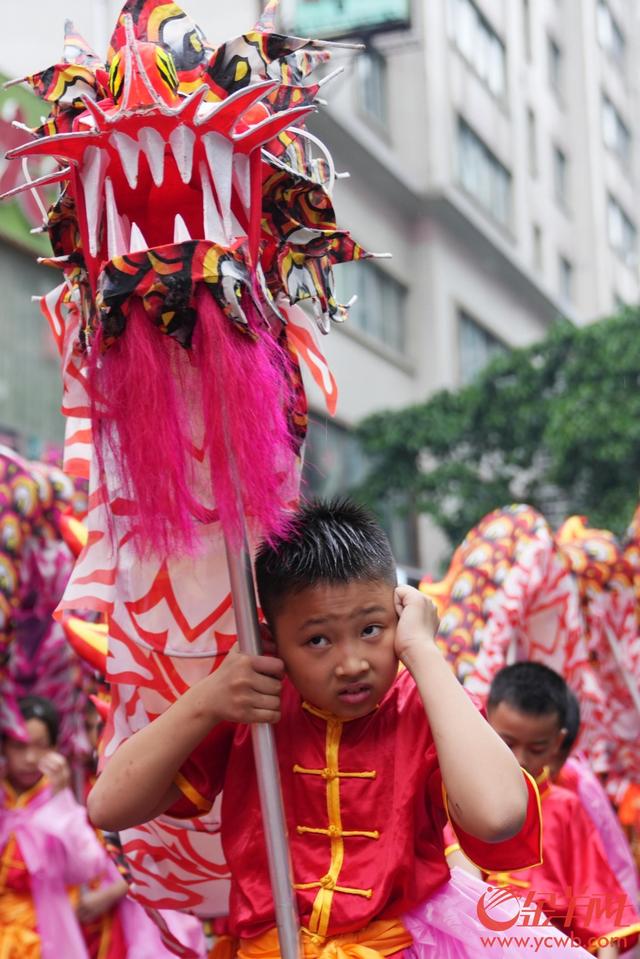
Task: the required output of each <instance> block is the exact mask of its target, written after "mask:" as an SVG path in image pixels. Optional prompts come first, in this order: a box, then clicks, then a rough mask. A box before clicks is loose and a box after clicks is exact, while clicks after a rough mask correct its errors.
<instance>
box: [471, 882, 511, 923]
mask: <svg viewBox="0 0 640 959" xmlns="http://www.w3.org/2000/svg"><path fill="white" fill-rule="evenodd" d="M476 911H477V913H478V919H479V920H480V922H481V923H482V925H483V926H485V928H486V929H492V930H493V931H494V932H504V931H505V929H511V927H512V926H515V924H516V922H517V921H518V917H519V916H520V901H519V899H518V898H517V897H516V896H514V894H513V893H512V892H509V890H508V889H493V888H492V887H491V886H490V887H489V889H487V891H486V892H485V893H483V894H482V895H481V896H480V898H479V899H478V905H477V907H476Z"/></svg>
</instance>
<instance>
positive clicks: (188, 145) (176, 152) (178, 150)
mask: <svg viewBox="0 0 640 959" xmlns="http://www.w3.org/2000/svg"><path fill="white" fill-rule="evenodd" d="M195 140H196V135H195V133H194V132H193V130H190V129H189V127H185V126H184V125H182V124H181V125H180V126H178V127H176V128H175V130H173V131H172V132H171V135H170V136H169V144H170V146H171V149H172V151H173V156H174V159H175V161H176V166H177V167H178V172H179V174H180V178H181V180H182V182H183V183H185V184H186V183H189V181H190V180H191V174H192V170H193V145H194V143H195Z"/></svg>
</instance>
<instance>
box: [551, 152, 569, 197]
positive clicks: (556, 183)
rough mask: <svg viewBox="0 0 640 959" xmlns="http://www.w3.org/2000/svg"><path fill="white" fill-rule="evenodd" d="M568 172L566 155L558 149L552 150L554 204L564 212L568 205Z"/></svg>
mask: <svg viewBox="0 0 640 959" xmlns="http://www.w3.org/2000/svg"><path fill="white" fill-rule="evenodd" d="M568 170H569V165H568V162H567V157H566V154H565V153H564V151H563V150H561V149H560V147H554V148H553V192H554V196H555V198H556V203H558V205H559V206H561V207H562V209H563V210H566V209H567V207H568V205H569V203H568V189H569V182H568Z"/></svg>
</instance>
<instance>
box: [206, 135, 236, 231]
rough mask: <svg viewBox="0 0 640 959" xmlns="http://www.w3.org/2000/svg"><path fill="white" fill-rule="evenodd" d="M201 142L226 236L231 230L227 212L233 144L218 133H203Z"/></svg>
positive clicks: (229, 199)
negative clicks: (214, 187)
mask: <svg viewBox="0 0 640 959" xmlns="http://www.w3.org/2000/svg"><path fill="white" fill-rule="evenodd" d="M202 142H203V143H204V149H205V153H206V155H207V163H208V164H209V170H210V171H211V179H212V181H213V182H214V183H215V185H216V193H217V195H218V200H219V202H220V209H221V210H222V217H223V221H222V222H223V225H224V232H225V234H226V235H227V236H228V235H229V233H230V230H231V220H230V217H229V211H230V210H231V183H232V163H233V143H231V141H230V140H227V138H226V137H223V136H222V135H221V134H220V133H214V132H213V131H210V132H209V133H205V135H204V136H203V138H202Z"/></svg>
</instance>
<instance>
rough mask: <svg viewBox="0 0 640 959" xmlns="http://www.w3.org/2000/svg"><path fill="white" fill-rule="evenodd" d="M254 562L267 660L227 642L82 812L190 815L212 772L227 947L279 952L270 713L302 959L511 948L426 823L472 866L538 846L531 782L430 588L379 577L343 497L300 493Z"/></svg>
mask: <svg viewBox="0 0 640 959" xmlns="http://www.w3.org/2000/svg"><path fill="white" fill-rule="evenodd" d="M256 577H257V583H258V591H259V595H260V601H261V605H262V609H263V612H264V614H265V617H266V619H267V622H268V624H269V628H270V630H271V633H272V635H273V639H274V641H275V644H276V649H277V657H272V656H247V655H243V654H241V653H239V652H238V651H237V650H234V651H232V652H231V653H230V654H229V655H228V656H227V658H226V659H225V661H224V663H223V664H222V665H221V666H220V668H219V669H218V670H216V671H215V672H214V673H213V674H212V675H210V676H209V677H207V678H206V679H204V680H201V681H200V682H199V683H197V684H196V685H195V686H193V687H192V688H191V689H190V690H189V691H188V692H187V693H186V694H185V695H184V696H183V697H182V698H181V699H180V700H178V702H176V703H175V704H174V705H173V706H171V707H170V708H169V709H168V710H167V712H166V713H164V714H163V715H162V716H160V717H159V718H158V719H156V720H155V721H154V722H153V723H152V724H151V725H150V726H148V727H146V728H145V729H143V730H141V731H140V732H138V733H136V734H135V735H134V736H132V737H131V738H130V739H129V740H128V741H127V742H126V743H124V744H123V745H122V746H120V748H119V750H118V751H117V752H116V754H115V755H114V756H113V757H112V759H111V760H110V762H109V763H108V764H107V767H106V769H105V771H104V773H103V774H102V776H101V778H100V779H99V780H98V783H97V784H96V786H95V788H94V790H93V792H92V794H91V796H90V799H89V808H90V813H91V816H92V818H93V819H94V821H95V822H97V823H98V824H100V825H102V826H103V827H106V828H111V829H121V828H124V827H127V826H130V825H133V824H134V823H138V822H140V821H142V820H146V819H150V818H153V817H154V816H157V815H159V814H160V813H163V812H169V813H170V814H171V815H173V816H176V815H184V816H192V815H194V814H196V812H204V811H205V810H207V809H209V808H210V806H211V803H212V802H213V800H214V798H215V796H216V795H217V794H218V793H219V792H220V791H221V790H222V789H223V805H222V832H223V847H224V851H225V855H226V858H227V862H228V864H229V867H230V869H231V873H232V889H231V901H230V926H231V931H232V932H233V934H234V935H235V936H236V937H237V938H238V939H239V941H240V942H239V956H241V957H243V959H253V957H254V956H258V955H259V956H261V957H262V959H269V957H273V959H277V957H278V955H279V951H278V941H277V936H276V933H275V928H274V927H275V916H274V908H273V899H272V895H271V891H270V888H269V881H268V870H267V858H266V847H265V841H264V836H263V832H262V830H261V829H260V828H259V826H258V824H259V823H260V821H261V813H260V806H259V801H258V792H257V785H256V779H255V772H254V764H253V757H252V747H251V736H250V729H249V726H248V724H250V723H254V722H268V723H273V724H275V736H276V744H277V751H278V759H279V766H280V776H281V780H282V789H283V796H284V807H285V816H286V821H287V826H288V833H289V840H290V846H291V856H292V861H293V872H294V878H295V888H296V891H297V904H298V910H299V914H300V919H301V923H302V927H303V946H304V951H305V955H306V956H307V957H314V956H319V955H320V953H321V952H322V951H323V950H325V949H326V948H327V947H328V946H331V947H332V948H333V946H335V947H340V948H341V949H342V950H344V951H347V952H350V953H351V954H353V955H356V956H357V955H361V954H362V950H363V948H364V947H368V954H369V955H370V956H371V950H373V951H374V952H375V953H377V954H378V955H393V954H399V953H401V952H403V951H404V950H407V949H411V953H412V955H414V956H418V957H420V959H427V957H436V956H437V957H441V956H446V957H447V959H471V957H473V959H477V956H478V955H480V954H482V955H483V957H484V956H486V957H487V959H492V957H494V956H504V955H505V954H508V955H509V956H528V955H529V954H530V951H528V950H524V949H522V950H519V949H518V948H517V947H516V948H513V947H510V948H509V949H508V950H505V949H504V948H503V947H502V946H501V945H491V946H487V947H486V948H485V947H484V945H483V944H482V943H481V939H480V937H481V935H483V934H485V933H486V929H485V928H484V927H482V926H481V924H480V922H479V920H478V918H477V914H476V905H477V901H478V898H479V897H480V896H481V895H482V893H483V891H484V889H485V887H484V886H483V884H482V883H478V882H477V881H475V880H472V879H470V878H468V877H464V876H461V877H459V878H458V882H457V883H456V882H455V881H450V874H449V869H448V867H447V865H446V861H445V857H444V848H443V839H442V828H443V825H444V822H445V821H446V817H447V805H448V809H449V810H450V812H451V816H452V817H453V819H454V821H455V822H456V826H457V829H458V832H459V835H460V837H461V842H462V844H463V847H464V848H465V849H466V850H467V851H468V852H469V854H470V855H471V856H472V857H473V858H474V859H475V860H476V861H477V862H479V863H481V864H482V865H483V866H484V867H485V868H488V869H495V868H501V869H506V868H520V867H522V866H525V865H528V864H531V863H534V862H537V861H538V860H539V852H540V850H539V842H540V835H539V818H538V797H537V793H536V790H535V787H534V785H533V784H532V782H531V781H530V780H528V779H527V777H526V776H524V775H523V774H522V772H521V770H520V769H519V768H518V764H517V763H516V762H515V760H514V759H513V756H512V755H511V753H510V752H509V750H508V749H506V747H505V746H504V744H503V743H501V742H500V739H499V738H498V737H497V736H496V735H495V734H494V733H493V731H492V730H491V728H490V727H489V725H488V724H487V723H486V721H485V720H484V718H483V717H482V715H481V714H480V713H479V711H478V710H477V709H476V707H475V706H474V704H473V703H472V702H471V700H470V699H469V697H468V696H467V695H466V693H465V692H464V690H463V689H462V688H461V687H460V686H459V684H458V683H457V681H456V680H455V678H454V677H453V675H452V673H451V671H450V669H449V667H448V665H447V663H446V662H445V660H444V659H443V658H442V656H441V654H440V653H439V651H438V648H437V646H436V644H435V642H434V636H435V632H436V629H437V625H438V622H437V616H436V613H435V609H434V607H433V606H432V604H431V603H430V602H429V600H427V599H426V597H424V596H423V595H422V594H421V593H419V592H418V591H417V590H414V589H412V588H411V587H407V586H401V587H396V578H395V562H394V560H393V556H392V554H391V551H390V547H389V544H388V541H387V539H386V536H385V535H384V533H383V532H382V530H381V529H380V527H379V526H378V524H377V523H376V522H375V520H374V519H373V518H372V517H371V516H370V515H369V514H367V513H366V512H365V511H363V510H361V509H360V508H359V507H356V506H354V505H353V504H350V503H348V502H344V501H343V502H337V503H331V504H327V505H324V504H311V505H310V506H307V507H306V508H304V509H302V510H301V512H300V513H299V514H298V516H297V517H296V518H295V521H294V524H293V527H292V531H291V533H290V535H289V536H288V538H286V539H284V540H282V541H280V542H278V543H276V544H275V545H274V546H268V545H263V547H262V548H261V549H260V550H259V552H258V556H257V560H256ZM398 660H400V662H401V663H402V666H403V667H404V668H402V667H401V668H400V669H399V668H398V667H399V663H398ZM561 940H562V937H558V941H559V942H561ZM565 945H566V941H565V944H561V945H560V946H559V949H558V951H556V953H555V954H556V955H565V952H564V951H561V950H563V949H564V948H565ZM566 955H572V956H575V955H576V952H575V951H572V950H567V952H566Z"/></svg>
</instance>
